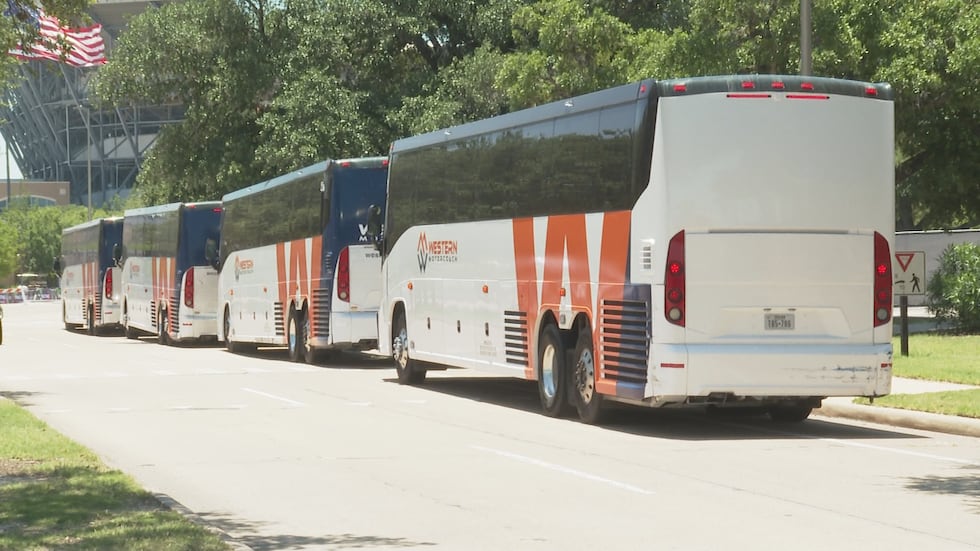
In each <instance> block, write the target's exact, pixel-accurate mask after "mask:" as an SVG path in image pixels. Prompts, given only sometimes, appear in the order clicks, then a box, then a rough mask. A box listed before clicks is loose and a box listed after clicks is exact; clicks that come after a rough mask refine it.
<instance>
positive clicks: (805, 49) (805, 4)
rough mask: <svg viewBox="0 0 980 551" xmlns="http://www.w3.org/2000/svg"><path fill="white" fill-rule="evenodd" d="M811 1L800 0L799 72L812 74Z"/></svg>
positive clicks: (805, 74)
mask: <svg viewBox="0 0 980 551" xmlns="http://www.w3.org/2000/svg"><path fill="white" fill-rule="evenodd" d="M811 1H812V0H800V74H801V75H803V76H809V75H812V74H813V45H812V44H811V43H810V27H812V25H811V21H812V19H813V17H812V14H811V10H810V8H811Z"/></svg>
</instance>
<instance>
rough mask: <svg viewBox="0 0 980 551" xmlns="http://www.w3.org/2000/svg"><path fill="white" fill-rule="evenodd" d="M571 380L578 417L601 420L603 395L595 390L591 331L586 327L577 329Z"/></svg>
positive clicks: (584, 419) (590, 420) (586, 420)
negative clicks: (573, 386) (573, 385)
mask: <svg viewBox="0 0 980 551" xmlns="http://www.w3.org/2000/svg"><path fill="white" fill-rule="evenodd" d="M573 361H574V362H575V365H574V366H573V367H572V380H573V381H574V382H575V383H574V384H575V393H574V394H575V409H577V410H578V416H579V418H580V419H581V420H582V421H583V422H585V423H589V424H596V423H599V422H600V421H601V420H602V413H603V409H602V402H603V396H602V394H599V393H598V392H597V391H596V387H595V381H596V365H595V354H594V352H593V349H592V333H591V332H590V331H589V330H588V328H584V329H582V330H581V331H579V334H578V340H577V342H576V343H575V354H574V356H573Z"/></svg>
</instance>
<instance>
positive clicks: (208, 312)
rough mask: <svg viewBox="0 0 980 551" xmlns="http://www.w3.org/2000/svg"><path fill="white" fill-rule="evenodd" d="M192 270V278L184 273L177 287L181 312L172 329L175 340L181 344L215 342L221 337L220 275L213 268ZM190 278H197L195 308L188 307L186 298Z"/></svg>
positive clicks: (198, 267)
mask: <svg viewBox="0 0 980 551" xmlns="http://www.w3.org/2000/svg"><path fill="white" fill-rule="evenodd" d="M192 269H193V274H192V273H191V270H188V271H187V272H184V274H183V275H182V277H181V282H180V286H179V287H178V289H179V290H180V296H179V298H178V300H179V301H180V308H178V310H177V312H178V319H177V320H176V321H175V323H174V325H173V327H174V328H175V329H176V330H177V333H176V334H175V335H174V336H173V338H174V339H175V340H178V341H182V340H185V339H196V340H200V339H207V338H215V337H217V335H218V272H217V270H215V269H214V268H212V267H211V266H194V267H193V268H192ZM188 277H193V278H194V307H193V308H191V307H188V306H187V303H186V300H185V298H186V297H185V296H184V289H186V288H187V286H186V285H185V282H186V280H187V278H188Z"/></svg>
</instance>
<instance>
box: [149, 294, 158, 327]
mask: <svg viewBox="0 0 980 551" xmlns="http://www.w3.org/2000/svg"><path fill="white" fill-rule="evenodd" d="M150 327H152V328H154V329H156V328H157V301H155V300H151V301H150Z"/></svg>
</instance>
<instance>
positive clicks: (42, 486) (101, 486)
mask: <svg viewBox="0 0 980 551" xmlns="http://www.w3.org/2000/svg"><path fill="white" fill-rule="evenodd" d="M0 549H24V550H28V549H36V550H43V549H91V550H114V549H119V550H127V551H129V550H134V551H137V550H154V551H156V550H162V551H167V550H174V551H177V550H188V551H190V550H194V551H198V550H201V551H211V550H215V551H218V550H221V551H225V550H228V549H230V547H229V546H228V545H226V544H225V543H224V542H223V541H221V539H220V538H219V537H218V536H217V535H216V534H214V533H212V532H209V531H207V530H206V529H205V528H203V527H201V526H198V525H197V524H194V523H192V522H190V521H189V520H187V519H185V518H184V517H183V516H181V515H180V514H178V513H175V512H172V511H169V510H167V509H165V508H163V507H162V506H161V505H160V503H159V502H158V501H157V500H156V499H154V498H153V496H152V495H151V494H149V493H148V492H146V491H144V490H143V489H141V488H140V487H139V486H138V485H137V484H136V483H135V481H133V480H132V479H131V478H130V477H128V476H127V475H125V474H123V473H121V472H119V471H115V470H110V469H108V468H107V467H106V466H105V465H103V464H102V462H101V461H99V459H98V457H96V456H95V455H94V454H93V453H92V452H90V451H88V450H87V449H85V448H83V447H82V446H79V445H78V444H76V443H74V442H72V441H71V440H68V439H67V438H65V437H64V436H61V435H60V434H58V433H57V432H55V431H53V430H51V429H50V428H49V427H48V426H47V425H45V424H44V423H42V422H41V421H39V420H38V419H37V418H35V417H33V416H32V415H31V414H30V413H28V412H27V411H25V410H24V409H22V408H20V407H19V406H18V405H16V404H14V403H13V402H11V401H9V400H6V399H3V398H0Z"/></svg>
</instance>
